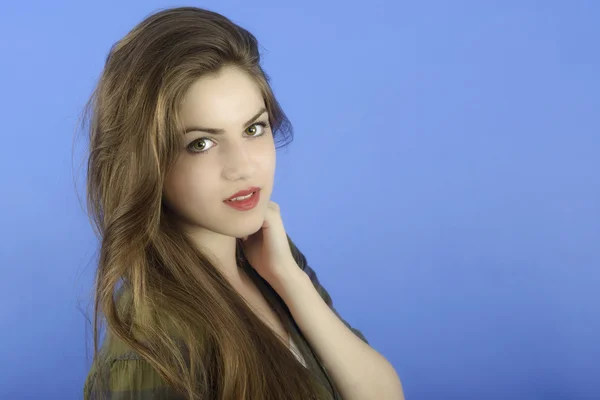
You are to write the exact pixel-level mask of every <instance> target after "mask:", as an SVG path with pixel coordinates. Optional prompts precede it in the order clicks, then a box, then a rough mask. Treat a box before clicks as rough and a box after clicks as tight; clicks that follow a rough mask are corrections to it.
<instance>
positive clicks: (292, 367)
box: [84, 7, 403, 400]
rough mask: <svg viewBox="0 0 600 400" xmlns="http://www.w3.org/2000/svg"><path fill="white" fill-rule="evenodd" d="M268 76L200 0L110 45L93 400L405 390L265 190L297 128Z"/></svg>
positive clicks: (394, 394)
mask: <svg viewBox="0 0 600 400" xmlns="http://www.w3.org/2000/svg"><path fill="white" fill-rule="evenodd" d="M268 80H269V79H268V76H267V75H266V74H265V72H264V71H263V70H262V68H261V66H260V57H259V52H258V48H257V41H256V39H255V37H254V36H253V35H252V34H251V33H249V32H248V31H246V30H245V29H243V28H241V27H239V26H237V25H235V24H234V23H232V22H231V21H230V20H229V19H227V18H225V17H224V16H222V15H219V14H217V13H215V12H211V11H207V10H203V9H199V8H193V7H181V8H174V9H167V10H162V11H160V12H158V13H155V14H153V15H151V16H149V17H148V18H147V19H145V20H144V21H143V22H141V23H140V24H139V25H138V26H136V27H135V28H134V29H133V30H132V31H131V32H130V33H128V34H127V35H126V36H125V37H124V38H123V39H122V40H120V41H119V42H118V43H117V44H116V45H115V46H113V48H112V49H111V51H110V54H109V56H108V58H107V60H106V65H105V68H104V71H103V74H102V76H101V79H100V81H99V83H98V87H97V88H96V90H95V91H94V93H93V96H92V98H91V99H90V102H88V104H86V112H87V113H88V114H89V120H90V124H89V130H90V144H89V145H90V152H89V161H88V182H87V184H88V187H87V190H88V193H87V194H88V207H89V210H90V213H91V215H92V217H93V219H94V224H95V228H97V230H98V233H99V236H100V239H101V248H100V254H99V260H98V271H97V276H96V282H95V311H94V314H95V315H94V362H93V364H92V367H91V370H90V372H89V375H88V378H87V380H86V382H85V387H84V397H85V399H102V398H109V399H113V400H114V399H140V400H141V399H223V400H225V399H235V400H239V399H273V400H281V399H340V398H343V399H377V400H380V399H402V398H403V394H402V386H401V383H400V380H399V378H398V376H397V374H396V372H395V371H394V369H393V367H392V366H391V364H390V363H389V362H388V361H387V360H386V359H385V358H384V357H383V356H382V355H380V354H379V353H378V352H376V351H375V350H374V349H372V348H371V347H370V346H369V344H368V342H367V340H366V339H365V337H364V336H363V335H362V334H361V332H360V331H358V330H356V329H354V328H352V327H350V325H349V324H348V323H347V322H346V321H344V320H343V319H341V317H340V316H339V314H338V313H337V312H336V310H335V309H334V308H333V306H332V301H331V298H330V297H329V295H328V293H327V291H326V290H325V289H324V288H323V287H322V286H321V285H320V283H319V281H318V279H317V276H316V275H315V272H314V271H313V270H312V269H311V268H310V267H309V266H308V265H307V263H306V258H305V257H304V255H303V254H302V253H301V252H300V251H299V250H298V248H297V247H296V246H295V245H294V243H293V242H292V241H291V240H290V238H289V236H288V235H287V234H286V232H285V229H284V226H283V223H282V220H281V216H280V213H279V207H278V205H277V204H276V203H274V202H272V201H270V200H269V199H270V196H271V192H272V190H273V180H274V174H275V151H276V148H277V147H276V145H275V144H276V140H279V141H280V142H286V140H285V139H290V138H291V126H290V123H289V121H288V120H287V118H286V116H285V114H284V112H283V111H282V109H281V108H280V106H279V104H278V102H277V100H276V99H275V97H274V95H273V92H272V90H271V88H270V86H269V83H268ZM104 320H105V321H106V323H107V329H106V337H105V338H104V340H103V342H102V345H101V346H99V342H100V339H99V337H100V330H101V322H102V321H104Z"/></svg>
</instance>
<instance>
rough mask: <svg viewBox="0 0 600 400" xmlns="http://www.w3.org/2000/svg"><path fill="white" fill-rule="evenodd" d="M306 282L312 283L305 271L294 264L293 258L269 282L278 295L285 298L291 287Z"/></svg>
mask: <svg viewBox="0 0 600 400" xmlns="http://www.w3.org/2000/svg"><path fill="white" fill-rule="evenodd" d="M307 282H309V283H311V284H312V282H310V278H309V277H308V275H307V274H306V272H304V271H303V270H302V269H301V268H300V267H299V266H298V264H296V261H295V260H292V261H291V262H290V263H289V264H288V266H287V267H286V268H282V269H281V271H280V272H279V273H278V274H277V275H276V276H274V277H273V278H272V279H271V280H270V282H269V284H270V285H271V286H272V287H273V289H275V291H276V292H277V294H279V296H280V297H282V298H285V296H287V295H288V294H289V292H290V291H291V290H292V289H294V288H298V287H299V286H302V285H304V284H306V283H307Z"/></svg>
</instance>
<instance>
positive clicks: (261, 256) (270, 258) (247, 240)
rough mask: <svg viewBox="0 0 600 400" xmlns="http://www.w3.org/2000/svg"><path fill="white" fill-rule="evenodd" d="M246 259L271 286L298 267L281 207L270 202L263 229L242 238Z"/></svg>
mask: <svg viewBox="0 0 600 400" xmlns="http://www.w3.org/2000/svg"><path fill="white" fill-rule="evenodd" d="M242 249H243V251H244V255H245V256H246V259H247V260H248V262H249V263H250V265H251V266H252V268H254V269H255V270H256V271H257V272H258V273H259V275H260V276H262V278H263V279H264V280H266V281H267V282H269V283H270V284H273V283H274V282H275V280H277V279H280V278H282V277H283V276H285V274H287V273H289V272H293V271H290V269H291V268H292V267H293V266H295V265H296V261H295V260H294V256H293V255H292V251H291V249H290V245H289V243H288V239H287V234H286V232H285V228H284V227H283V221H282V219H281V213H280V209H279V205H278V204H277V203H275V202H274V201H269V204H268V206H267V214H266V216H265V220H264V222H263V224H262V227H261V228H260V229H259V230H258V231H257V232H256V233H254V234H252V235H250V236H246V237H244V238H242Z"/></svg>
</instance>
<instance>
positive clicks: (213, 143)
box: [164, 67, 275, 237]
mask: <svg viewBox="0 0 600 400" xmlns="http://www.w3.org/2000/svg"><path fill="white" fill-rule="evenodd" d="M180 113H181V118H182V120H183V122H184V126H185V128H186V131H187V133H186V134H185V137H184V138H183V141H182V146H181V152H180V156H179V158H178V160H177V162H176V164H175V166H174V168H173V169H172V170H171V171H170V173H169V175H168V176H167V179H166V182H165V186H164V200H165V201H166V203H167V205H168V206H169V207H170V208H171V209H172V210H173V211H175V214H177V216H178V219H179V220H180V221H179V222H180V223H182V224H183V227H184V229H187V230H191V231H192V232H193V233H194V235H196V236H198V234H200V235H201V236H205V235H206V234H209V235H210V234H212V233H218V234H222V235H227V236H232V237H242V236H245V235H248V234H252V233H254V232H256V231H258V229H260V227H261V226H262V223H263V221H264V218H265V215H266V211H267V205H268V202H269V200H270V198H271V192H272V189H273V180H274V175H275V143H274V140H273V134H272V131H271V128H270V124H269V115H268V113H267V111H266V109H265V103H264V100H263V98H262V95H261V93H260V91H259V88H258V86H257V85H256V83H255V82H254V81H253V80H252V78H251V77H250V76H248V75H247V74H246V73H244V72H242V71H240V70H238V69H236V68H234V67H226V68H224V69H222V70H221V72H220V73H219V75H218V76H217V75H211V76H206V77H202V78H200V79H199V80H198V81H196V82H195V83H194V84H193V85H192V86H191V87H190V89H189V91H188V92H187V93H186V95H185V97H184V100H183V102H182V105H181V109H180ZM261 122H262V123H265V124H267V126H266V127H263V126H261V125H260V123H261ZM196 128H198V129H203V128H208V129H214V130H220V131H221V133H218V134H211V133H208V132H205V131H201V130H198V129H196ZM251 186H257V187H260V188H261V190H260V201H259V203H258V205H257V206H256V207H254V208H253V209H251V210H248V211H239V210H237V209H235V208H233V207H231V206H228V205H227V204H225V203H224V202H223V201H224V200H225V199H227V198H229V197H230V196H231V195H233V194H234V193H236V192H238V191H240V190H242V189H247V188H249V187H251Z"/></svg>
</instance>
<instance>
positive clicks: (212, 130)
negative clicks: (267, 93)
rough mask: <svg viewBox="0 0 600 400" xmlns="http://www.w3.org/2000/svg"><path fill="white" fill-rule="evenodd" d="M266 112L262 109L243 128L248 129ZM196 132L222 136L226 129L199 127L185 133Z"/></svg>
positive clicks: (188, 128)
mask: <svg viewBox="0 0 600 400" xmlns="http://www.w3.org/2000/svg"><path fill="white" fill-rule="evenodd" d="M265 111H267V109H266V108H265V107H263V108H261V109H260V110H259V111H258V112H257V113H256V114H255V115H254V116H253V117H252V118H250V119H249V120H248V121H246V123H244V125H243V126H242V127H246V126H247V125H250V124H251V123H252V122H254V120H255V119H257V118H258V117H260V116H261V115H262V114H263V113H264V112H265ZM194 131H201V132H206V133H210V134H213V135H221V134H223V133H225V130H224V129H216V128H202V127H199V126H189V127H187V128H185V130H184V132H183V133H184V134H186V133H189V132H194Z"/></svg>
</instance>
